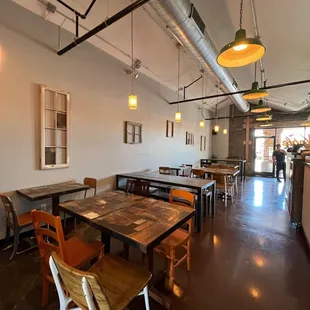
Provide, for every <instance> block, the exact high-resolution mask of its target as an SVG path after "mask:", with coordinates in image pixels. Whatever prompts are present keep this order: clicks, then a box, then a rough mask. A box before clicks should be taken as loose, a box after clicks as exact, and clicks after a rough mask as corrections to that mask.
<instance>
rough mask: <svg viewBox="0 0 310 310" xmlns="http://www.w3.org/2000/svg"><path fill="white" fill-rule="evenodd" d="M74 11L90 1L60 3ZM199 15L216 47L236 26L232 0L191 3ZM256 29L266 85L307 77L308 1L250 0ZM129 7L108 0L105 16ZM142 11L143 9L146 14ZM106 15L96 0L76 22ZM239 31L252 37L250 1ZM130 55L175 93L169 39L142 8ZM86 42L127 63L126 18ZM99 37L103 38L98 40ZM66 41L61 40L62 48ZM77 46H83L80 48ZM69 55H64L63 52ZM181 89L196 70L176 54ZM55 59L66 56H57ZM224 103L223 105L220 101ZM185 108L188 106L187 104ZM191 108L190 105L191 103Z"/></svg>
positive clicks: (40, 10)
mask: <svg viewBox="0 0 310 310" xmlns="http://www.w3.org/2000/svg"><path fill="white" fill-rule="evenodd" d="M13 1H15V2H16V3H18V4H21V5H22V6H24V7H26V8H27V9H29V10H31V11H33V12H35V13H36V14H39V15H42V16H43V15H44V11H45V7H44V5H42V3H40V2H39V1H40V0H13ZM50 1H51V2H52V3H54V4H56V5H57V10H59V12H61V13H62V14H64V15H66V16H68V17H70V18H74V14H73V13H72V12H70V11H69V10H68V9H66V8H65V7H63V6H61V5H60V4H59V3H57V1H56V0H50ZM64 1H65V2H67V3H69V4H70V5H72V6H74V7H75V8H76V9H77V10H79V11H80V12H85V10H86V8H87V7H88V5H89V3H90V2H91V0H64ZM193 2H194V4H195V5H196V7H197V9H198V12H199V14H200V15H201V17H202V18H203V20H204V22H205V24H206V29H207V31H208V32H209V34H210V36H211V37H212V38H213V40H214V43H215V45H216V46H217V47H218V49H220V48H221V47H222V46H224V45H225V44H227V43H228V42H230V41H232V40H233V38H234V35H235V32H236V30H237V29H238V27H239V5H240V2H239V1H238V0H208V1H206V0H193ZM255 3H256V10H257V17H258V26H259V32H260V36H261V40H262V41H263V43H264V45H265V46H266V49H267V52H266V54H265V56H264V58H263V62H264V67H265V71H266V77H267V79H268V81H267V85H272V84H279V83H284V82H290V81H295V80H302V79H309V77H310V40H308V37H309V29H310V27H309V26H310V19H309V18H308V15H309V12H310V1H309V0H295V1H290V0H272V1H270V0H256V1H255ZM129 4H130V0H109V1H108V9H109V12H108V16H111V15H113V14H115V13H116V12H118V11H119V10H121V9H122V8H124V7H125V6H127V5H129ZM146 9H147V10H146ZM106 17H107V0H97V2H96V4H95V5H94V7H93V9H92V10H91V12H90V14H89V16H88V18H87V19H86V20H83V21H81V24H82V25H83V26H85V27H87V28H88V29H91V28H92V27H94V26H96V25H97V24H99V23H101V22H102V21H103V20H104V19H105V18H106ZM48 20H49V21H51V22H54V23H56V24H58V25H60V24H62V27H63V28H65V29H67V30H69V31H71V32H73V33H74V31H75V25H74V23H73V22H72V21H70V20H68V19H65V18H64V17H63V15H60V14H58V13H55V14H53V15H49V17H48ZM244 28H245V29H246V30H247V34H248V36H254V27H253V19H252V12H251V7H250V0H244ZM84 32H85V30H82V29H81V30H80V34H82V33H84ZM134 33H135V45H134V50H135V51H134V57H135V58H138V59H140V60H141V61H142V64H143V67H142V68H141V69H140V71H141V72H142V73H144V74H146V75H148V76H150V77H151V78H153V79H154V80H156V81H158V82H160V83H162V84H164V85H166V86H168V87H170V88H172V89H176V85H177V49H176V46H175V41H174V39H172V36H171V35H170V34H169V33H168V32H167V31H166V30H165V27H164V25H163V24H161V21H160V20H158V18H157V17H156V16H155V15H154V14H152V11H151V10H150V9H149V7H148V5H146V6H145V7H143V8H140V9H138V10H137V11H135V13H134ZM99 36H100V37H101V39H99V38H98V37H93V38H91V39H89V41H90V42H91V43H92V44H94V45H96V46H97V47H99V48H101V49H102V50H104V51H106V52H107V53H109V54H111V55H113V56H114V57H116V58H118V59H119V60H121V61H122V62H124V63H126V64H130V57H129V53H130V18H129V16H126V17H124V18H123V19H121V20H120V21H118V22H116V23H115V24H113V25H112V26H110V27H108V28H107V29H105V30H103V31H102V32H100V33H99ZM102 39H103V40H102ZM68 43H70V42H62V46H65V45H66V44H68ZM78 48H83V44H81V45H80V46H79V47H78ZM69 53H70V52H68V54H69ZM181 54H182V56H181V86H183V85H186V84H188V83H190V82H192V81H193V80H195V79H196V78H197V77H199V76H200V72H199V68H198V67H197V66H196V65H195V63H194V62H193V61H192V60H191V59H189V57H188V56H187V55H186V54H185V53H181ZM61 57H67V56H66V55H63V56H61ZM231 73H232V75H233V76H234V77H235V79H236V80H237V82H238V85H239V88H240V89H248V88H250V87H251V83H252V81H253V78H254V66H253V65H251V66H247V67H243V68H235V69H231ZM309 91H310V85H309V84H305V85H302V86H296V87H288V88H282V89H278V90H270V92H269V93H270V97H271V98H272V99H275V100H279V101H283V102H288V103H292V104H295V105H298V104H300V103H302V102H303V100H304V99H305V98H306V97H307V95H308V92H309ZM215 92H216V91H215V88H214V86H213V85H211V82H209V83H208V89H207V93H208V94H210V93H215ZM200 95H201V82H198V83H197V84H196V85H195V86H193V87H191V88H190V89H188V96H187V97H196V96H200ZM226 102H227V101H226ZM207 103H208V105H212V106H214V105H215V104H216V103H217V100H214V99H213V100H209V101H208V102H207ZM189 104H190V103H189ZM192 104H194V103H192Z"/></svg>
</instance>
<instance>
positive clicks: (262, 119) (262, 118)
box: [256, 114, 272, 122]
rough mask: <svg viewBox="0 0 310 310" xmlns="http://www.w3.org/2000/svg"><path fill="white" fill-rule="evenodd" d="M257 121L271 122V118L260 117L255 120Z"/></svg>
mask: <svg viewBox="0 0 310 310" xmlns="http://www.w3.org/2000/svg"><path fill="white" fill-rule="evenodd" d="M256 120H257V121H259V122H260V121H271V120H272V117H271V116H270V115H268V114H267V115H264V116H260V117H258V118H257V119H256Z"/></svg>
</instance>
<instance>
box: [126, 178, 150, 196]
mask: <svg viewBox="0 0 310 310" xmlns="http://www.w3.org/2000/svg"><path fill="white" fill-rule="evenodd" d="M126 193H127V194H134V195H138V196H143V197H149V196H150V182H148V181H142V180H129V179H127V183H126Z"/></svg>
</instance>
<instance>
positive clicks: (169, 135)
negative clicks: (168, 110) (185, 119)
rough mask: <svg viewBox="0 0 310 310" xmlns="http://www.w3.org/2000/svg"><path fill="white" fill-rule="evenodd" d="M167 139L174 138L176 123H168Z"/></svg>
mask: <svg viewBox="0 0 310 310" xmlns="http://www.w3.org/2000/svg"><path fill="white" fill-rule="evenodd" d="M169 124H171V132H169ZM166 137H167V138H173V137H174V122H172V121H168V120H167V122H166Z"/></svg>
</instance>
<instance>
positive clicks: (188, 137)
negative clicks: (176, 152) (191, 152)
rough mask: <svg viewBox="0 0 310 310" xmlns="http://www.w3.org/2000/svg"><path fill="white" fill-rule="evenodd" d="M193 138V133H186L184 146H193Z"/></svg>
mask: <svg viewBox="0 0 310 310" xmlns="http://www.w3.org/2000/svg"><path fill="white" fill-rule="evenodd" d="M194 137H195V136H194V134H193V133H190V132H188V131H186V137H185V144H186V145H194V144H195V141H194Z"/></svg>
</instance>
